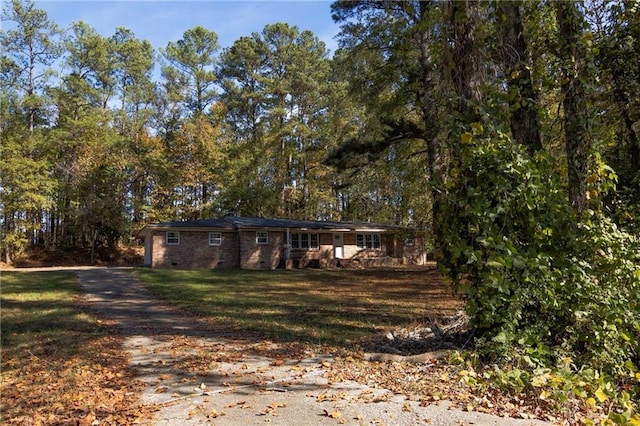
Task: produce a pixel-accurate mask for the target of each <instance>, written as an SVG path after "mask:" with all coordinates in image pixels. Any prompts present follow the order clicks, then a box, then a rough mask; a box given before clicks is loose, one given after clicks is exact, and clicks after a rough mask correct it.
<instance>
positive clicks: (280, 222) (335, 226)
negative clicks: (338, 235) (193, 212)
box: [138, 216, 403, 236]
mask: <svg viewBox="0 0 640 426" xmlns="http://www.w3.org/2000/svg"><path fill="white" fill-rule="evenodd" d="M175 228H191V229H200V230H204V229H211V228H214V229H223V230H230V231H234V230H240V229H265V228H266V229H286V228H289V229H296V230H307V229H309V230H325V231H334V232H338V231H341V232H349V231H351V232H354V231H369V232H374V231H377V232H385V231H391V230H399V229H403V228H402V227H400V226H393V225H386V224H380V223H370V222H359V221H345V222H332V221H321V220H295V219H277V218H274V219H270V218H262V217H242V216H227V217H224V218H222V219H201V220H186V221H171V222H160V223H153V224H149V225H147V226H145V227H144V228H143V229H142V230H141V231H140V232H139V233H138V235H139V236H142V235H146V234H147V233H148V231H150V230H151V229H165V230H167V229H175Z"/></svg>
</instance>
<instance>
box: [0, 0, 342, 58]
mask: <svg viewBox="0 0 640 426" xmlns="http://www.w3.org/2000/svg"><path fill="white" fill-rule="evenodd" d="M35 4H36V6H37V7H38V8H40V9H43V10H45V11H46V12H47V14H48V15H49V18H50V19H51V20H53V21H54V22H56V23H57V24H58V25H59V26H61V27H68V26H69V25H70V24H71V23H72V22H75V21H79V20H83V21H85V22H86V23H88V24H89V25H91V26H92V27H93V28H95V29H96V31H98V33H100V34H101V35H103V36H106V37H110V36H111V35H112V34H113V33H114V31H115V29H116V28H117V27H125V28H128V29H130V30H131V31H133V32H134V33H135V35H136V37H138V38H140V39H143V40H148V41H149V42H151V44H152V45H153V46H154V47H160V46H166V45H167V43H168V42H170V41H174V40H179V39H180V38H181V37H182V34H183V33H184V32H185V31H186V30H188V29H190V28H193V27H195V26H198V25H200V26H203V27H205V28H208V29H210V30H212V31H215V32H216V33H217V34H218V36H219V43H220V45H221V46H222V47H223V48H224V47H229V46H231V44H232V43H233V42H234V41H235V40H237V39H238V38H240V37H241V36H243V35H250V34H251V33H252V32H260V31H262V29H263V28H264V26H265V25H266V24H273V23H276V22H287V23H289V24H290V25H292V26H293V25H295V26H297V27H298V28H300V29H301V30H311V31H313V33H314V34H315V35H316V36H317V37H318V38H319V39H320V40H322V41H323V42H324V43H325V44H326V45H327V48H329V49H330V50H331V51H332V52H333V51H335V50H336V48H337V43H336V41H335V40H334V39H333V38H334V37H335V36H336V35H337V34H338V32H339V27H338V24H336V23H334V22H333V20H332V19H331V2H330V1H325V0H314V1H293V0H288V1H287V0H280V1H273V0H266V1H244V0H236V1H218V0H215V1H214V0H205V1H202V0H201V1H65V0H54V1H37V2H36V3H35ZM4 24H6V23H3V26H4Z"/></svg>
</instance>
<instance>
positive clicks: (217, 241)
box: [209, 232, 222, 246]
mask: <svg viewBox="0 0 640 426" xmlns="http://www.w3.org/2000/svg"><path fill="white" fill-rule="evenodd" d="M221 244H222V232H209V245H210V246H219V245H221Z"/></svg>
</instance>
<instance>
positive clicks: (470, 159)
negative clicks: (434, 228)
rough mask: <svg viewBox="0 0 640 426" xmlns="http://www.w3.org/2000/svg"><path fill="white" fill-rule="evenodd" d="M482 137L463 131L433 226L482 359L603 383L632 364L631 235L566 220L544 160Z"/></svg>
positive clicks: (636, 334)
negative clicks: (578, 369) (583, 369)
mask: <svg viewBox="0 0 640 426" xmlns="http://www.w3.org/2000/svg"><path fill="white" fill-rule="evenodd" d="M483 132H484V131H483V130H482V126H480V125H475V126H473V133H465V134H463V137H462V142H463V143H462V148H461V152H460V155H459V157H458V164H457V165H456V167H455V171H454V173H452V176H453V177H452V179H451V180H450V182H449V186H448V188H446V191H445V194H446V197H445V199H444V202H443V206H442V213H443V214H442V216H441V218H442V219H441V223H440V224H439V226H440V227H441V229H442V232H443V235H442V238H443V241H444V242H445V245H444V247H443V248H444V250H443V253H446V254H445V255H444V256H442V257H441V259H439V260H440V263H441V265H442V267H443V269H444V271H445V273H446V274H447V275H448V276H450V277H451V278H452V280H453V282H454V284H455V285H456V286H457V287H458V288H459V289H460V290H461V291H464V292H466V295H467V311H468V313H469V315H470V316H471V318H472V321H473V325H474V327H475V330H476V336H477V343H478V348H479V350H480V352H481V354H483V355H485V356H487V357H492V358H506V359H509V360H511V361H514V362H516V363H520V364H522V365H523V366H524V365H527V364H528V365H529V366H531V367H535V366H541V365H554V364H559V363H561V362H565V361H566V360H567V359H570V360H572V362H574V363H575V364H576V365H586V366H589V367H591V368H595V369H597V370H600V371H604V372H607V373H610V374H613V375H614V376H615V375H616V374H618V373H621V372H622V370H625V371H627V367H628V366H629V365H634V366H638V365H640V362H639V361H640V360H639V356H640V355H639V352H640V348H639V345H638V342H640V268H639V266H638V265H640V249H639V245H638V239H637V237H634V236H632V235H630V234H628V233H625V232H624V231H623V230H621V229H618V228H617V227H616V225H615V224H614V223H613V222H612V221H610V220H609V219H607V218H606V217H605V216H604V215H603V214H602V213H600V212H598V211H589V212H588V214H586V215H585V217H584V218H583V219H582V220H581V221H576V219H575V216H574V214H573V212H572V210H571V209H570V207H569V205H568V201H567V200H566V195H565V194H566V192H565V191H564V190H563V188H562V181H561V179H560V178H559V175H558V172H557V169H556V168H555V167H554V165H553V164H552V163H551V162H550V161H549V160H548V159H547V158H546V157H545V156H544V155H543V154H540V155H539V156H537V157H536V158H533V159H532V158H531V156H530V155H529V154H528V153H527V152H526V150H525V149H523V148H522V147H520V146H517V145H515V144H514V143H512V142H511V141H510V139H509V138H508V136H506V135H505V134H502V133H500V132H495V133H496V134H494V135H491V137H486V136H483ZM625 365H626V366H627V367H625Z"/></svg>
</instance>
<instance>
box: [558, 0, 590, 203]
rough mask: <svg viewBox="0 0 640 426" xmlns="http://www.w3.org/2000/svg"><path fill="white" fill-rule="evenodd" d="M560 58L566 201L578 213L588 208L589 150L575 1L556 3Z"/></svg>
mask: <svg viewBox="0 0 640 426" xmlns="http://www.w3.org/2000/svg"><path fill="white" fill-rule="evenodd" d="M555 8H556V17H557V20H558V28H559V43H560V46H559V53H560V59H561V60H562V84H561V88H562V96H563V99H562V107H563V112H564V137H565V149H566V153H567V173H568V174H567V177H568V183H569V202H570V204H571V207H572V208H573V210H574V211H575V212H576V213H577V214H581V213H582V212H583V211H584V210H585V209H586V208H587V174H588V167H589V164H588V158H589V154H590V150H591V140H590V139H591V135H590V130H589V124H590V119H589V115H588V111H589V108H588V106H587V92H586V91H587V84H585V81H584V80H585V79H586V78H587V74H586V67H587V63H586V62H587V49H586V47H585V45H584V36H585V20H584V15H583V14H582V12H581V10H580V8H579V4H578V3H577V2H564V1H560V2H556V3H555Z"/></svg>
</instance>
